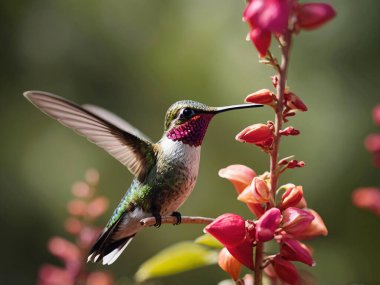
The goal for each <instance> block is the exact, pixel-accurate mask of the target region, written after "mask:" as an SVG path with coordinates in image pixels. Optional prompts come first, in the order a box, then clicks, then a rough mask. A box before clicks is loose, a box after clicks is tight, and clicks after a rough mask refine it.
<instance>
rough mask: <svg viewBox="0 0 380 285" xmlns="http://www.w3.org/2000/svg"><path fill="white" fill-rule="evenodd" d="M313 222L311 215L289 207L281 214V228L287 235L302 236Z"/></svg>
mask: <svg viewBox="0 0 380 285" xmlns="http://www.w3.org/2000/svg"><path fill="white" fill-rule="evenodd" d="M313 220H314V216H313V214H311V213H310V212H308V211H307V210H303V209H298V208H295V207H289V208H287V209H285V210H284V211H283V212H282V228H283V230H284V231H286V232H287V233H289V234H293V235H297V234H302V232H303V231H304V230H305V229H306V228H307V227H308V226H309V225H310V224H311V222H312V221H313Z"/></svg>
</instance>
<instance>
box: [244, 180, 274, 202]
mask: <svg viewBox="0 0 380 285" xmlns="http://www.w3.org/2000/svg"><path fill="white" fill-rule="evenodd" d="M269 199H270V190H269V187H268V184H267V183H266V182H265V181H264V180H262V179H261V178H259V177H255V178H253V180H252V183H251V185H250V186H249V187H247V188H245V190H244V191H243V192H242V193H240V195H239V196H238V200H239V201H242V202H245V203H266V202H268V201H269Z"/></svg>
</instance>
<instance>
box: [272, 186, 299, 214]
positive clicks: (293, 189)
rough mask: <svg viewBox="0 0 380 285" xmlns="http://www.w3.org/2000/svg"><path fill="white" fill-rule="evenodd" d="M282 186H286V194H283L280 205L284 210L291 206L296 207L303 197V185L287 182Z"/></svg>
mask: <svg viewBox="0 0 380 285" xmlns="http://www.w3.org/2000/svg"><path fill="white" fill-rule="evenodd" d="M281 188H285V189H286V190H285V192H284V194H282V197H281V202H280V203H279V205H278V207H279V208H280V209H281V210H283V209H286V208H289V207H295V206H296V205H297V204H298V203H299V202H300V201H301V199H302V198H303V190H302V186H295V185H294V184H291V183H289V184H286V185H284V186H282V187H281Z"/></svg>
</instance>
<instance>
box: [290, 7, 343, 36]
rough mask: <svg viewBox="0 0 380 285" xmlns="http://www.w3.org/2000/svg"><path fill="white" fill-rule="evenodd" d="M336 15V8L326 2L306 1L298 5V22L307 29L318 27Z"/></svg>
mask: <svg viewBox="0 0 380 285" xmlns="http://www.w3.org/2000/svg"><path fill="white" fill-rule="evenodd" d="M335 15H336V12H335V10H334V8H333V7H332V6H331V5H329V4H326V3H304V4H299V5H298V6H297V24H298V26H299V27H300V28H302V29H305V30H313V29H316V28H318V27H320V26H322V25H323V24H325V23H327V22H328V21H330V20H331V19H332V18H334V17H335Z"/></svg>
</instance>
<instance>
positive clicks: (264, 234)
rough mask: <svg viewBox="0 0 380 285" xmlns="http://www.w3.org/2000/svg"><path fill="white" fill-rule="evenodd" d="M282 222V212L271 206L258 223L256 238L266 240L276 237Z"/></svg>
mask: <svg viewBox="0 0 380 285" xmlns="http://www.w3.org/2000/svg"><path fill="white" fill-rule="evenodd" d="M280 222H281V212H280V210H279V209H278V208H271V209H269V210H268V211H266V212H265V213H264V215H262V216H261V217H260V219H259V220H258V221H257V224H256V228H255V229H256V240H257V241H261V242H266V241H269V240H271V239H272V238H273V237H274V232H275V231H276V229H277V227H278V225H279V224H280Z"/></svg>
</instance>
